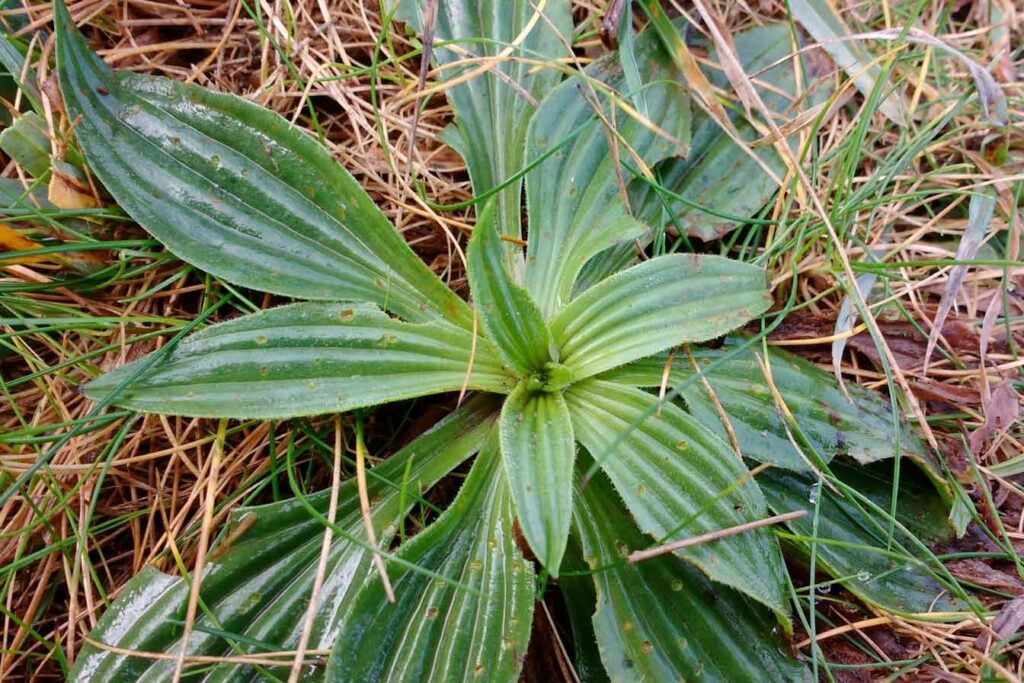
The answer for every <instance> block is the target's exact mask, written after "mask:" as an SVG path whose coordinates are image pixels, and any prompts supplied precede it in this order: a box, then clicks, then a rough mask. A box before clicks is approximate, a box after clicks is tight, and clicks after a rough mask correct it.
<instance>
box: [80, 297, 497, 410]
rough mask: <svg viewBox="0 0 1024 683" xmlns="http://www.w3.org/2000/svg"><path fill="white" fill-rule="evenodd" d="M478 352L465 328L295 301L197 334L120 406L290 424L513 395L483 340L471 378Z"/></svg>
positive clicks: (126, 369)
mask: <svg viewBox="0 0 1024 683" xmlns="http://www.w3.org/2000/svg"><path fill="white" fill-rule="evenodd" d="M470 347H471V334H470V332H468V331H467V330H464V329H462V328H459V327H455V326H454V325H450V324H448V323H444V322H433V323H407V322H403V321H400V320H396V319H395V318H391V317H389V316H388V315H387V314H386V313H383V312H382V311H381V310H380V309H378V308H376V307H375V306H372V305H370V304H330V303H316V302H306V303H299V304H291V305H288V306H281V307H279V308H273V309H269V310H266V311H261V312H259V313H254V314H251V315H247V316H244V317H242V318H237V319H235V320H230V321H228V322H225V323H219V324H217V325H212V326H210V327H208V328H206V329H204V330H202V331H200V332H197V333H196V334H193V335H192V336H190V337H189V338H187V339H185V340H184V341H183V342H181V343H180V344H178V346H177V347H176V348H175V349H174V350H173V351H172V352H171V353H170V354H169V355H168V356H167V357H166V359H165V360H163V361H161V362H160V363H158V364H156V365H153V366H151V367H150V368H148V369H146V370H145V371H143V373H142V374H141V375H140V376H138V377H136V378H134V379H132V380H131V384H130V385H129V386H128V388H126V389H125V390H124V391H123V392H121V393H118V394H117V396H116V397H115V398H114V400H113V402H114V404H115V405H119V406H124V407H128V408H133V409H135V410H141V411H145V412H155V413H165V414H185V415H191V416H195V417H235V418H287V417H295V416H300V415H319V414H323V413H330V412H342V411H346V410H352V409H354V408H358V407H363V406H372V405H377V404H379V403H385V402H387V401H395V400H399V399H405V398H412V397H415V396H424V395H429V394H436V393H442V392H446V391H459V390H460V389H461V388H462V387H463V386H466V387H467V388H470V389H480V390H484V391H491V392H497V393H507V392H508V391H509V389H510V378H509V377H508V376H507V374H506V371H505V370H504V369H503V366H502V364H501V362H500V361H499V360H498V359H497V358H496V354H495V352H494V351H493V349H491V348H490V346H489V344H487V343H486V342H484V341H483V340H479V341H478V343H477V348H476V353H475V356H473V357H472V372H471V373H469V375H468V376H467V369H468V368H469V367H470V362H471V351H470ZM139 362H142V361H139ZM137 363H138V362H137ZM137 363H129V364H128V365H125V366H122V367H120V368H118V369H116V370H114V371H113V372H110V373H107V374H106V375H103V376H102V377H100V378H99V379H97V380H95V381H93V382H92V383H90V384H89V385H87V386H86V394H87V395H88V396H90V397H91V398H94V399H97V400H99V399H101V398H104V397H106V396H107V395H109V393H110V392H112V391H114V390H115V389H117V387H118V386H119V385H120V384H121V383H122V382H123V381H124V380H126V379H127V378H129V377H131V376H132V375H133V374H134V373H135V372H137Z"/></svg>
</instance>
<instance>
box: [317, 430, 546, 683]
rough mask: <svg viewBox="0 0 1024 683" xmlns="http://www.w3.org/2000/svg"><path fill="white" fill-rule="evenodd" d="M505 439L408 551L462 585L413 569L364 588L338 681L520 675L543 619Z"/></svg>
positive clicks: (483, 456) (339, 656)
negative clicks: (387, 591)
mask: <svg viewBox="0 0 1024 683" xmlns="http://www.w3.org/2000/svg"><path fill="white" fill-rule="evenodd" d="M496 441H497V440H496V439H492V440H491V442H490V446H489V447H485V448H484V450H483V451H482V452H481V453H480V455H479V456H478V457H477V460H476V462H475V463H474V465H473V469H472V470H471V471H470V474H469V477H468V478H467V479H466V481H465V483H464V484H463V486H462V490H461V491H459V495H458V497H456V499H455V502H454V503H452V505H451V507H449V508H448V510H447V511H445V512H444V513H443V514H442V515H441V516H440V517H439V518H438V519H437V521H436V522H434V523H433V524H432V525H431V526H430V527H429V528H427V529H426V530H424V531H423V532H421V533H420V534H419V535H418V536H416V537H414V538H413V539H412V540H411V541H410V542H409V543H408V544H407V545H406V546H405V547H404V548H403V549H402V550H401V551H400V553H401V555H402V556H403V557H404V558H405V559H407V560H409V561H410V562H414V563H416V564H417V565H418V566H420V567H424V568H427V569H430V570H432V571H434V572H437V573H439V574H441V575H443V576H446V577H448V578H450V579H453V580H455V581H457V582H458V583H459V584H460V586H461V587H454V586H452V585H450V584H448V583H446V582H443V581H438V580H437V579H435V578H432V577H430V576H426V575H424V574H422V573H418V572H413V571H410V570H408V569H406V568H397V567H392V568H391V569H390V570H389V572H390V573H391V575H392V582H393V584H394V589H395V597H396V599H397V602H396V603H395V604H389V603H388V602H387V600H386V599H385V596H384V592H383V589H382V588H381V587H380V585H379V583H376V582H370V583H368V584H367V585H366V587H365V588H364V589H363V590H362V591H361V592H360V594H359V597H358V598H357V600H356V604H355V607H354V609H353V611H352V615H351V617H349V619H348V620H347V621H346V622H345V625H344V628H343V629H342V631H341V633H339V635H338V639H337V641H336V645H335V648H334V651H333V653H332V655H331V661H330V665H329V667H328V672H327V680H329V681H360V682H361V683H363V682H365V683H371V682H373V681H381V682H384V681H387V682H388V683H397V682H399V681H409V682H410V683H419V682H420V681H451V682H452V683H457V682H461V681H472V680H487V681H509V682H511V681H515V680H516V677H517V675H518V672H519V669H520V667H521V666H522V661H523V656H524V655H525V654H526V646H527V642H528V641H529V638H530V625H531V623H532V620H533V580H534V577H533V565H532V564H531V563H529V562H528V561H526V560H525V559H524V558H523V556H522V554H521V553H520V552H519V549H518V548H517V547H516V542H515V534H514V531H513V523H514V516H513V512H512V497H511V496H510V495H509V492H508V484H507V482H506V479H505V473H504V471H503V470H502V468H501V463H500V456H499V454H498V451H497V443H496Z"/></svg>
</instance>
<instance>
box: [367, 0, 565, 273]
mask: <svg viewBox="0 0 1024 683" xmlns="http://www.w3.org/2000/svg"><path fill="white" fill-rule="evenodd" d="M387 4H388V5H389V6H392V7H394V6H395V4H396V2H395V0H388V3H387ZM431 4H434V5H435V6H436V8H437V9H436V11H437V23H436V25H435V27H434V40H435V42H434V48H433V51H432V57H433V62H434V63H435V64H436V65H438V66H439V67H441V68H442V70H441V71H440V72H439V73H438V77H439V79H440V80H441V81H442V82H447V81H452V80H454V79H457V78H461V77H463V76H465V75H466V74H467V73H469V72H472V71H473V70H474V69H478V68H479V67H480V66H481V65H483V64H485V63H489V66H490V68H488V69H487V70H486V71H483V72H481V73H477V74H475V75H474V76H473V77H472V78H470V79H469V80H468V81H464V82H461V83H459V84H457V85H453V86H448V87H446V88H445V94H446V95H447V96H448V100H449V102H451V104H452V109H453V111H454V113H455V122H454V123H453V124H451V125H450V126H449V127H448V128H446V129H445V130H444V131H443V133H442V138H443V139H444V141H445V142H446V143H447V144H448V145H450V146H451V147H452V148H454V149H455V150H456V151H457V152H458V153H459V154H461V155H462V157H463V158H464V159H465V160H466V165H467V167H468V168H469V176H470V180H471V181H472V183H473V193H474V194H475V195H477V196H480V195H482V194H484V193H485V192H487V191H489V190H491V189H493V188H494V187H496V186H498V185H500V184H501V183H503V182H505V181H506V180H508V179H509V178H511V177H513V176H514V175H515V174H516V173H518V172H519V171H520V170H522V166H523V163H524V149H525V145H524V141H525V139H526V130H527V126H528V124H529V122H530V119H531V117H532V116H533V113H534V111H535V110H536V108H537V103H538V101H540V100H541V99H543V98H544V96H545V95H547V93H548V92H549V91H550V90H551V88H553V87H554V86H555V84H556V83H557V82H558V81H559V80H560V79H561V76H562V74H561V71H559V70H558V69H556V68H553V67H552V66H551V65H552V64H553V63H554V62H555V61H556V60H559V59H562V58H565V57H568V56H569V53H568V45H569V43H570V42H571V41H572V16H571V14H570V8H569V3H567V2H561V1H550V2H545V3H537V2H531V1H530V0H444V1H443V2H435V3H431V2H430V1H429V0H401V2H400V3H397V5H398V7H397V11H396V15H395V18H396V19H398V20H399V21H404V22H407V23H409V25H410V26H411V27H413V28H414V29H415V30H416V31H418V32H420V33H422V32H423V28H424V26H425V24H426V21H425V20H424V17H423V12H424V11H425V9H426V8H427V7H428V6H429V5H431ZM501 55H504V57H500V56H501ZM499 57H500V58H499ZM545 63H546V64H545ZM459 64H461V66H460V65H459ZM521 187H522V181H521V180H520V181H517V182H514V183H512V184H511V185H510V186H509V187H507V188H506V189H504V190H502V191H501V192H500V193H498V196H497V199H498V206H497V216H498V228H499V231H500V232H501V233H502V234H505V235H512V236H515V237H518V236H520V235H521V233H522V230H521V227H520V215H521V214H522V210H521V208H520V201H521ZM510 253H511V249H510ZM518 261H521V259H519V260H518ZM509 265H513V266H514V268H515V270H517V271H518V270H519V269H520V268H521V265H522V264H521V263H519V262H517V260H512V259H510V261H509Z"/></svg>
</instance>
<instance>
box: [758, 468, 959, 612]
mask: <svg viewBox="0 0 1024 683" xmlns="http://www.w3.org/2000/svg"><path fill="white" fill-rule="evenodd" d="M832 467H833V470H834V471H835V472H836V474H838V475H839V476H840V478H841V479H842V480H843V481H844V482H846V483H847V484H848V485H849V486H852V487H853V488H854V489H856V490H857V491H858V492H859V493H861V494H863V495H865V496H867V497H868V498H870V499H871V500H873V501H874V502H875V503H876V504H877V505H878V506H879V507H881V508H882V509H883V510H886V511H887V510H889V506H890V503H891V500H892V472H891V467H885V468H884V469H878V467H877V466H875V467H873V468H868V467H863V466H850V465H844V464H841V463H839V462H838V461H836V462H835V463H833V465H832ZM912 469H913V468H906V471H904V472H903V473H902V477H901V479H902V480H903V482H902V484H901V486H900V488H899V498H898V506H897V519H898V520H899V521H900V522H901V523H903V524H904V525H905V526H906V527H907V528H908V529H909V530H910V531H911V532H912V533H913V534H914V535H915V536H916V537H917V538H918V539H920V540H921V541H922V542H924V543H926V544H933V543H936V542H938V541H940V540H948V539H949V537H950V536H951V535H952V529H951V528H950V525H949V521H948V519H947V508H946V505H945V504H944V503H943V501H942V499H941V498H940V497H939V495H938V494H937V493H936V492H935V489H934V488H933V487H932V486H930V485H929V484H928V483H927V482H925V481H923V480H922V478H921V477H919V476H918V477H914V476H913V474H912V472H911V471H909V470H912ZM758 481H759V482H760V484H761V490H762V491H764V495H765V499H766V500H767V501H768V505H769V506H770V507H771V508H772V509H774V510H776V511H780V512H781V511H789V510H800V509H804V510H807V511H808V515H807V516H805V517H802V518H800V519H795V520H791V521H790V522H787V526H788V527H789V529H790V530H791V532H792V533H793V534H794V535H796V536H798V537H799V538H796V539H790V540H788V541H787V542H786V544H787V546H789V547H791V548H792V549H793V550H794V551H796V552H797V553H799V554H800V555H801V556H802V557H803V560H804V561H805V562H806V561H808V558H809V556H810V552H811V547H812V545H814V546H816V556H817V566H818V569H819V571H824V572H826V573H827V574H829V575H830V576H832V577H834V578H837V579H841V583H842V585H843V586H844V587H845V588H846V589H847V590H849V591H850V592H851V593H853V594H854V595H856V596H857V597H858V598H860V599H861V600H864V601H865V602H868V603H870V604H873V605H877V606H879V607H881V608H883V609H886V610H890V611H895V612H899V613H927V612H948V611H956V610H959V609H963V608H964V605H963V604H962V603H960V601H959V600H957V599H955V598H951V597H950V595H949V593H948V591H947V590H946V589H945V588H943V587H941V586H940V585H939V584H938V583H937V582H936V580H935V579H934V578H933V577H932V576H930V575H929V573H928V572H927V571H925V569H924V568H923V567H922V566H921V565H920V564H919V561H920V560H922V559H923V558H922V553H921V551H920V549H918V548H916V547H915V546H913V545H912V544H909V542H908V538H907V536H906V535H905V534H903V533H902V532H900V531H899V530H898V529H897V530H896V535H895V537H894V538H895V541H896V545H895V546H893V547H892V548H890V546H889V543H888V528H889V520H888V519H886V518H885V517H884V516H883V515H881V514H876V513H873V512H870V511H867V514H865V512H864V511H862V510H860V509H858V508H857V507H855V506H854V505H853V504H852V503H851V502H850V501H848V500H846V499H843V498H839V497H838V496H836V495H835V494H834V493H833V492H832V491H831V490H829V489H828V487H825V486H822V487H820V488H817V487H814V484H815V478H814V475H812V474H809V473H797V472H786V471H783V470H776V469H770V470H768V471H766V472H764V473H762V474H761V475H760V476H759V477H758ZM812 491H813V492H812ZM817 496H820V498H821V500H820V503H819V506H820V510H819V512H818V528H817V534H815V533H814V527H813V516H812V515H813V512H814V507H815V506H814V504H813V500H814V499H815V498H816V497H817ZM900 545H903V546H904V547H905V548H907V549H909V552H907V551H906V550H900V547H899V546H900ZM887 551H889V552H887Z"/></svg>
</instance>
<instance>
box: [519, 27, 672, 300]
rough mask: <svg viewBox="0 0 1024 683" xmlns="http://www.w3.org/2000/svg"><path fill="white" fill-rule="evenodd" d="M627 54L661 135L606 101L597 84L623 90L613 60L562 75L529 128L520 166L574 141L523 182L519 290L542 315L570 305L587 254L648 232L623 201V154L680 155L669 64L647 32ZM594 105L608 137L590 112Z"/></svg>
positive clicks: (650, 159) (648, 160)
mask: <svg viewBox="0 0 1024 683" xmlns="http://www.w3.org/2000/svg"><path fill="white" fill-rule="evenodd" d="M634 57H635V61H636V64H637V67H638V69H639V71H640V73H641V75H642V76H643V77H645V79H646V82H647V84H648V85H647V87H646V89H645V90H644V92H643V97H644V101H645V103H646V106H647V110H648V113H649V115H650V122H654V124H655V125H657V126H659V127H661V129H662V131H663V132H662V133H659V132H656V131H653V130H651V128H650V127H649V126H645V125H644V123H642V122H640V121H638V120H637V119H636V118H634V117H632V116H630V115H629V114H628V113H626V112H625V111H624V110H622V109H621V107H619V106H618V105H615V104H613V102H612V101H611V99H610V98H609V93H608V91H607V88H602V87H601V86H600V84H601V83H603V84H606V85H607V86H610V87H611V88H612V89H613V91H616V92H621V91H622V90H623V89H624V88H625V87H626V83H625V78H624V76H623V74H622V69H621V66H620V65H619V60H618V55H615V54H611V55H607V56H605V57H603V58H601V59H599V60H598V61H596V62H595V63H593V64H591V65H590V66H588V67H587V68H586V69H585V74H586V79H581V78H570V79H569V80H567V81H565V82H564V83H562V84H561V85H559V86H558V87H557V88H556V89H555V90H554V91H552V92H551V93H550V94H549V95H548V96H547V97H546V98H545V99H544V102H543V103H542V104H541V106H540V108H539V109H538V111H537V114H536V115H535V116H534V118H533V121H532V122H531V124H530V131H529V137H528V148H527V149H528V161H536V160H538V159H539V158H540V157H541V156H542V155H544V154H547V153H549V152H552V150H554V149H555V148H556V147H557V146H558V145H560V144H561V143H563V141H565V140H567V139H568V138H570V137H572V136H575V139H574V140H572V142H571V143H570V144H568V145H567V146H566V147H564V148H562V149H558V150H557V151H554V152H553V153H552V154H551V156H549V157H548V158H546V159H545V160H544V161H543V162H541V163H540V165H539V166H537V168H535V169H534V170H533V171H531V172H530V174H529V175H528V176H527V177H526V202H527V214H528V215H529V217H530V234H529V241H528V245H527V256H526V261H527V280H526V284H527V289H528V290H529V292H530V295H531V296H532V297H533V299H534V301H536V302H537V305H538V306H539V307H540V309H541V312H542V313H543V314H544V316H545V318H551V317H552V316H553V315H554V314H555V313H556V312H557V311H559V310H560V309H561V308H562V307H563V306H564V305H565V304H566V303H568V301H569V298H570V296H571V295H572V290H573V285H574V284H575V282H576V278H577V276H578V275H579V273H580V271H581V270H582V269H583V266H584V264H585V263H586V262H587V261H588V260H589V259H590V258H591V257H593V256H595V255H596V254H598V253H600V252H601V251H603V250H605V249H607V248H609V247H611V246H613V245H615V244H618V243H630V242H632V241H633V240H635V239H638V238H641V237H643V236H645V235H646V234H647V233H648V232H649V229H648V228H647V227H646V226H644V225H643V224H641V223H640V222H638V221H636V220H635V219H634V218H632V217H631V215H630V212H629V209H628V208H627V207H626V206H625V205H624V204H623V201H622V194H621V193H622V190H623V189H624V183H628V182H629V180H630V179H631V178H632V176H631V174H630V173H629V171H628V170H627V169H626V167H625V165H626V164H628V165H629V166H630V167H633V168H636V167H637V163H636V160H635V159H634V158H633V157H632V156H631V153H630V149H632V151H633V153H635V154H636V155H638V156H639V157H640V158H641V159H643V161H644V163H645V164H646V165H648V166H650V165H652V164H654V163H656V162H657V161H659V160H661V159H664V158H666V157H670V156H676V155H681V154H685V153H686V151H687V149H688V146H689V136H690V100H689V97H688V95H687V94H686V91H685V89H684V88H683V87H682V86H681V85H679V84H678V83H677V82H676V73H675V69H674V67H673V66H672V63H671V60H670V59H669V57H668V55H667V54H665V53H664V52H663V51H662V50H661V49H660V48H659V46H658V44H657V41H656V40H654V39H653V36H652V35H648V34H647V33H646V32H645V33H644V34H641V35H640V36H639V37H638V38H637V40H636V42H635V52H634ZM598 105H599V106H600V107H601V110H602V112H603V116H604V119H605V121H608V122H610V123H611V124H612V125H614V126H615V128H616V134H612V133H611V132H610V131H609V130H607V128H606V124H605V122H604V121H602V120H601V118H599V117H598V116H597V115H596V113H595V106H598ZM666 134H667V136H666ZM609 138H611V140H612V142H609ZM624 143H625V144H624ZM611 145H614V147H612V146H611ZM617 163H618V164H620V166H619V167H618V168H617V166H616V164H617ZM617 171H618V172H617Z"/></svg>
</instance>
